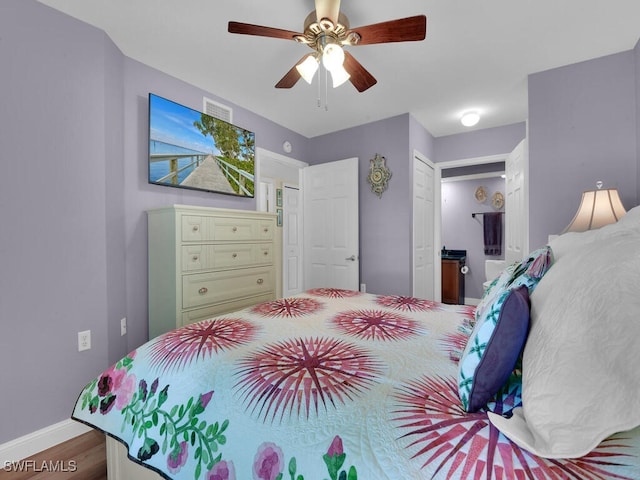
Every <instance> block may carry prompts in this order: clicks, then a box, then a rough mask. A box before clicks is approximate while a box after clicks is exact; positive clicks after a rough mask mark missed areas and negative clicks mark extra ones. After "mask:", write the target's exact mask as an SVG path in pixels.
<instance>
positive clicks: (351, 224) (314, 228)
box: [302, 158, 360, 290]
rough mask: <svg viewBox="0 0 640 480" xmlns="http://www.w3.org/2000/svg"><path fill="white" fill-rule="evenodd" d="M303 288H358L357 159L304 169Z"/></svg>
mask: <svg viewBox="0 0 640 480" xmlns="http://www.w3.org/2000/svg"><path fill="white" fill-rule="evenodd" d="M302 191H303V198H304V201H303V204H304V208H303V211H304V219H305V220H304V252H305V253H304V259H305V263H304V277H305V285H304V288H305V289H308V288H317V287H333V288H345V289H351V290H358V286H359V281H360V266H359V263H360V262H359V237H358V159H357V158H350V159H347V160H340V161H337V162H328V163H322V164H319V165H312V166H310V167H306V168H305V169H304V183H303V189H302Z"/></svg>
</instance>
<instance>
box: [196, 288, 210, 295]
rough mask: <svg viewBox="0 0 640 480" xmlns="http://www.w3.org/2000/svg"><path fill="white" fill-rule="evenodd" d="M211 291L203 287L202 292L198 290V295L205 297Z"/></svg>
mask: <svg viewBox="0 0 640 480" xmlns="http://www.w3.org/2000/svg"><path fill="white" fill-rule="evenodd" d="M208 291H209V289H208V288H207V287H202V288H201V289H200V290H198V293H199V294H200V295H204V294H205V293H207V292H208Z"/></svg>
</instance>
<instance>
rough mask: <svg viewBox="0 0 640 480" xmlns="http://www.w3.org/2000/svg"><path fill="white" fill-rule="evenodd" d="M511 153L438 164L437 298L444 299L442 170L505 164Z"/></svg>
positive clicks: (435, 244) (435, 197)
mask: <svg viewBox="0 0 640 480" xmlns="http://www.w3.org/2000/svg"><path fill="white" fill-rule="evenodd" d="M509 153H510V152H507V153H499V154H496V155H486V156H482V157H472V158H463V159H459V160H451V161H447V162H438V163H436V164H435V167H436V168H435V174H434V177H435V178H434V182H435V191H434V200H433V201H434V203H435V205H436V207H435V208H434V210H435V212H434V214H435V215H434V223H435V225H434V229H433V230H434V232H433V235H434V238H433V250H434V256H435V259H434V267H435V268H434V275H435V277H436V278H434V283H433V286H434V294H435V297H436V298H439V299H442V276H441V275H442V271H441V267H440V253H441V250H442V170H448V169H450V168H458V167H470V166H473V165H484V164H487V163H497V162H505V161H506V159H507V157H508V156H509Z"/></svg>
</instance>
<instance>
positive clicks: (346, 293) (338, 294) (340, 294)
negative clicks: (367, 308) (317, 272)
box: [307, 288, 362, 298]
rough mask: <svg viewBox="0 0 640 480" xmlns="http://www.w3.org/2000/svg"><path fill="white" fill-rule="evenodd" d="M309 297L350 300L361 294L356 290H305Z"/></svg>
mask: <svg viewBox="0 0 640 480" xmlns="http://www.w3.org/2000/svg"><path fill="white" fill-rule="evenodd" d="M307 293H308V294H309V295H314V296H317V297H329V298H350V297H357V296H358V295H362V293H360V292H358V291H356V290H345V289H343V288H312V289H311V290H307Z"/></svg>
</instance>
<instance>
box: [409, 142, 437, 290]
mask: <svg viewBox="0 0 640 480" xmlns="http://www.w3.org/2000/svg"><path fill="white" fill-rule="evenodd" d="M429 163H431V162H429V160H428V159H426V158H423V157H421V156H419V155H414V158H413V296H414V297H419V298H426V299H429V300H435V292H434V278H435V270H434V252H433V239H434V231H433V228H434V168H433V166H431V165H429Z"/></svg>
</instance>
